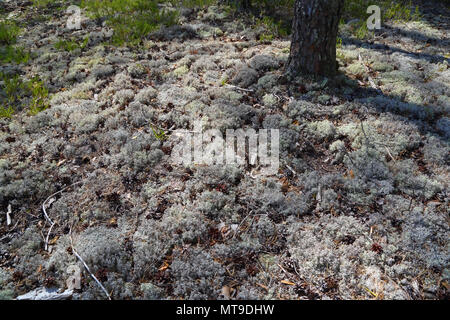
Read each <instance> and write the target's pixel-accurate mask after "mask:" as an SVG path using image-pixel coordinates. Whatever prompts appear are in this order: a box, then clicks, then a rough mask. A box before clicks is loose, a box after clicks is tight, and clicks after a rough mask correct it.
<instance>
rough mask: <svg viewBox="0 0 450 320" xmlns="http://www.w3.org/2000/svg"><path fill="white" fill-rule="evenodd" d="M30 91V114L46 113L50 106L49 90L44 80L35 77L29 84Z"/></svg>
mask: <svg viewBox="0 0 450 320" xmlns="http://www.w3.org/2000/svg"><path fill="white" fill-rule="evenodd" d="M27 85H28V89H29V91H30V93H31V104H30V110H29V113H30V114H31V115H35V114H37V113H39V112H41V111H44V110H45V109H47V108H48V107H49V104H48V89H47V88H46V87H45V86H44V83H43V82H42V80H40V79H39V78H38V77H34V78H33V79H31V80H30V81H29V82H28V83H27Z"/></svg>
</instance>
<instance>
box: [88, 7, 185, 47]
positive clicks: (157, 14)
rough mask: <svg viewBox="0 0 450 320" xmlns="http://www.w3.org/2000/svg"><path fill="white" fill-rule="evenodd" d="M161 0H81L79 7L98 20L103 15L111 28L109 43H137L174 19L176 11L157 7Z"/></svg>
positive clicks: (171, 22) (174, 20)
mask: <svg viewBox="0 0 450 320" xmlns="http://www.w3.org/2000/svg"><path fill="white" fill-rule="evenodd" d="M163 2H165V1H163V0H109V1H100V0H82V1H81V6H82V7H84V8H86V10H87V11H88V12H90V14H91V16H92V17H94V18H97V19H100V18H106V21H107V24H108V25H109V26H110V27H112V28H113V29H114V35H113V38H112V42H113V43H114V44H116V45H123V44H125V43H128V44H139V43H141V42H142V40H143V39H144V38H145V37H146V36H147V35H148V34H149V33H150V32H152V31H155V30H157V29H159V28H160V27H161V26H162V25H173V24H175V23H176V22H177V17H178V12H177V11H176V10H164V9H162V8H160V6H159V5H160V4H161V3H163Z"/></svg>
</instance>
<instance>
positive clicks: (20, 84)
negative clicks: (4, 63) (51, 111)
mask: <svg viewBox="0 0 450 320" xmlns="http://www.w3.org/2000/svg"><path fill="white" fill-rule="evenodd" d="M0 79H1V85H0V118H11V116H12V115H13V114H14V112H15V111H17V110H21V109H22V108H23V107H24V106H25V105H26V106H28V108H29V110H28V113H29V114H30V115H35V114H37V113H38V112H40V111H43V110H45V109H47V108H48V107H49V104H48V89H47V88H46V87H45V86H44V83H43V82H42V81H41V80H40V79H39V78H38V77H34V78H32V79H31V80H25V81H24V80H22V78H21V77H20V76H19V75H17V74H15V75H6V74H0Z"/></svg>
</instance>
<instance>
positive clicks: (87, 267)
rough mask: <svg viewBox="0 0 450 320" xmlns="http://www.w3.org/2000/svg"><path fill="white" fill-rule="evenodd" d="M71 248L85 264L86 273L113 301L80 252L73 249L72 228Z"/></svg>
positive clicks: (70, 233)
mask: <svg viewBox="0 0 450 320" xmlns="http://www.w3.org/2000/svg"><path fill="white" fill-rule="evenodd" d="M69 235H70V246H71V248H72V252H73V254H74V255H75V256H76V257H77V258H78V260H80V261H81V263H82V264H83V266H84V268H85V269H86V271H87V272H88V273H89V275H90V276H91V277H92V279H94V281H95V282H96V283H97V284H98V286H99V287H100V288H101V289H102V291H103V292H104V293H105V294H106V296H107V297H108V300H111V296H110V295H109V293H108V291H107V290H106V289H105V287H104V286H103V285H102V284H101V282H100V281H99V280H98V279H97V277H96V276H94V274H93V273H92V272H91V269H89V266H88V265H87V264H86V262H84V260H83V258H81V256H80V255H79V254H78V252H77V251H76V250H75V248H74V247H73V239H72V228H70V232H69Z"/></svg>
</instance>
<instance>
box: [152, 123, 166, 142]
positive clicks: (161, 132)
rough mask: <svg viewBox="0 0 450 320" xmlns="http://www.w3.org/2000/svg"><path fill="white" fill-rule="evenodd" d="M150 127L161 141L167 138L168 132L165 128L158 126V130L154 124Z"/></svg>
mask: <svg viewBox="0 0 450 320" xmlns="http://www.w3.org/2000/svg"><path fill="white" fill-rule="evenodd" d="M150 127H151V128H152V131H153V134H154V135H155V137H156V139H158V140H160V141H163V140H165V139H167V136H166V133H165V132H164V130H163V129H159V128H157V129H158V130H156V129H155V128H153V126H152V125H150Z"/></svg>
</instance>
